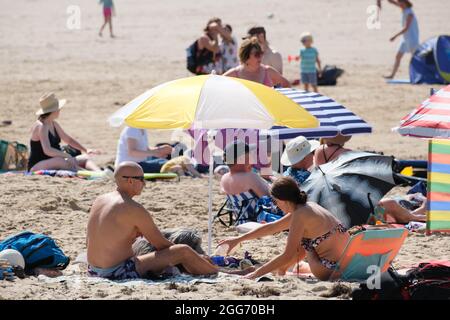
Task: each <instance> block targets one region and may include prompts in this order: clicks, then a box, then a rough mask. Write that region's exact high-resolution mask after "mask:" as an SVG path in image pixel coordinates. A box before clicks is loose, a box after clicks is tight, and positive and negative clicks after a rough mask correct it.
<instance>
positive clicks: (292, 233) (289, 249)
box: [246, 213, 304, 279]
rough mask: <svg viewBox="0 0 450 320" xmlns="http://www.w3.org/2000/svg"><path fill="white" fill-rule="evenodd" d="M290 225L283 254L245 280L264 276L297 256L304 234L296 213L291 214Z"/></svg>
mask: <svg viewBox="0 0 450 320" xmlns="http://www.w3.org/2000/svg"><path fill="white" fill-rule="evenodd" d="M290 220H291V224H290V226H289V236H288V239H287V243H286V248H285V249H284V252H283V253H282V254H280V255H279V256H277V257H276V258H274V259H272V260H271V261H269V262H267V263H266V264H264V265H263V266H261V267H260V268H258V269H257V270H256V271H254V272H252V273H250V274H248V275H247V276H246V278H248V279H255V278H258V277H261V276H263V275H265V274H266V273H269V272H272V271H275V270H278V269H279V268H281V267H283V266H285V265H286V264H287V263H288V262H289V261H292V258H293V257H295V255H298V250H297V249H298V246H299V245H300V240H301V239H302V237H303V233H304V223H303V222H302V221H301V220H302V219H301V216H300V215H299V214H298V213H292V218H291V219H290Z"/></svg>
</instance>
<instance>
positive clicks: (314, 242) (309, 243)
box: [301, 223, 347, 251]
mask: <svg viewBox="0 0 450 320" xmlns="http://www.w3.org/2000/svg"><path fill="white" fill-rule="evenodd" d="M346 231H347V228H345V227H344V226H343V225H342V224H340V223H339V224H337V225H336V226H335V227H334V228H333V229H331V230H330V231H328V232H327V233H325V234H323V235H321V236H319V237H317V238H314V239H308V238H303V239H302V241H301V245H302V247H303V248H304V249H305V250H306V251H313V250H314V249H315V248H316V247H317V246H318V245H319V244H320V243H321V242H322V241H324V240H326V239H328V238H329V237H330V236H331V235H332V234H334V233H336V232H340V233H344V232H346Z"/></svg>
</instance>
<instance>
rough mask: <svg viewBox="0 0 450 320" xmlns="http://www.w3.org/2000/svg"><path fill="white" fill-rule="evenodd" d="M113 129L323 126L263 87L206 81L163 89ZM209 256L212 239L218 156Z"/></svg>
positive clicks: (128, 108)
mask: <svg viewBox="0 0 450 320" xmlns="http://www.w3.org/2000/svg"><path fill="white" fill-rule="evenodd" d="M108 121H109V123H110V125H111V126H113V127H118V126H120V125H122V124H123V123H126V124H127V125H128V126H130V127H134V128H141V129H191V128H195V129H224V128H237V129H270V128H272V127H273V126H284V127H288V128H316V127H318V126H319V121H318V120H317V118H316V117H314V116H313V115H311V114H310V113H309V112H308V111H306V110H305V109H303V108H302V107H301V106H300V107H299V105H298V104H297V103H295V102H294V101H293V100H291V99H289V98H288V97H286V96H285V95H283V94H281V93H279V92H277V91H276V90H274V89H272V88H269V87H267V86H264V85H262V84H259V83H256V82H252V81H248V80H242V79H238V78H232V77H224V76H218V75H205V76H196V77H189V78H183V79H179V80H174V81H170V82H167V83H164V84H161V85H159V86H157V87H155V88H153V89H151V90H149V91H146V92H145V93H143V94H142V95H140V96H138V97H137V98H135V99H134V100H132V101H131V102H130V103H128V104H127V105H125V106H124V107H122V108H121V109H119V110H118V111H117V112H115V113H114V114H113V115H112V116H111V117H110V118H109V120H108ZM210 161H211V165H210V174H209V206H208V207H209V208H208V209H209V221H208V254H211V238H212V234H211V233H212V167H213V166H212V155H211V159H210Z"/></svg>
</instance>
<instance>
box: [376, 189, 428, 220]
mask: <svg viewBox="0 0 450 320" xmlns="http://www.w3.org/2000/svg"><path fill="white" fill-rule="evenodd" d="M378 205H379V206H380V207H382V208H383V209H384V214H385V215H386V219H387V220H388V221H389V220H390V219H389V218H392V219H393V220H394V221H395V222H397V223H405V224H406V223H409V222H411V221H421V222H425V221H426V220H427V215H426V210H427V198H426V197H424V196H423V195H422V194H421V193H415V194H409V195H405V196H403V197H402V196H400V197H395V198H393V199H388V198H386V199H381V200H380V202H379V203H378Z"/></svg>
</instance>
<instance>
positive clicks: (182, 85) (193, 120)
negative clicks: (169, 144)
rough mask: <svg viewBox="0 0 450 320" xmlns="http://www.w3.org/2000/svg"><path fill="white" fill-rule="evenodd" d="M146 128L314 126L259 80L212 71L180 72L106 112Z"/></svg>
mask: <svg viewBox="0 0 450 320" xmlns="http://www.w3.org/2000/svg"><path fill="white" fill-rule="evenodd" d="M124 122H125V123H126V124H127V125H128V126H130V127H134V128H142V129H144V128H146V129H190V128H196V129H222V128H245V129H250V128H252V129H270V128H271V127H273V126H284V127H289V128H315V127H317V126H318V125H319V122H318V120H317V118H316V117H314V116H313V115H311V114H310V113H309V112H308V111H306V110H305V109H303V108H299V105H298V104H296V103H295V102H294V101H292V100H291V99H289V98H288V97H286V96H284V95H283V94H281V93H279V92H277V91H276V90H273V89H272V88H269V87H267V86H264V85H262V84H259V83H256V82H253V81H248V80H243V79H238V78H232V77H224V76H217V75H205V76H197V77H189V78H183V79H179V80H174V81H170V82H167V83H164V84H161V85H159V86H157V87H155V88H153V89H151V90H148V91H146V92H145V93H143V94H142V95H140V96H138V97H137V98H135V99H134V100H132V101H131V102H130V103H128V104H127V105H125V106H124V107H123V108H121V109H119V110H118V111H117V112H116V113H114V114H113V115H112V116H111V117H110V118H109V123H110V125H111V126H114V127H118V126H120V125H121V124H122V123H124Z"/></svg>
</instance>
